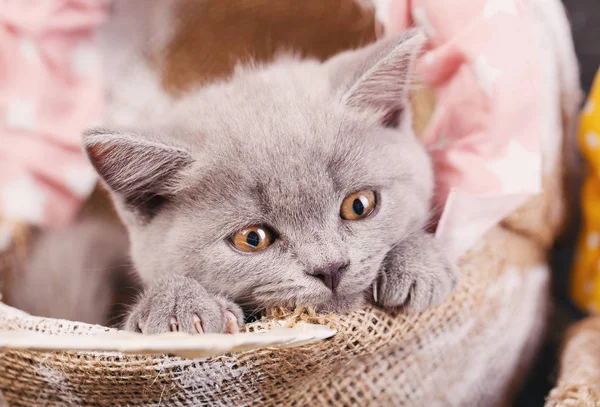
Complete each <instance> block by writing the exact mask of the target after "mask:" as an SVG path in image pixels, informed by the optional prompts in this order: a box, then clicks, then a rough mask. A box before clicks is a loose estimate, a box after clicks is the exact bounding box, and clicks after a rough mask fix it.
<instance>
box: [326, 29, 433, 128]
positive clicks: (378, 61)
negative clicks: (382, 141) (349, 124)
mask: <svg viewBox="0 0 600 407" xmlns="http://www.w3.org/2000/svg"><path fill="white" fill-rule="evenodd" d="M424 42H425V36H424V35H423V34H422V33H421V32H420V31H419V30H409V31H407V32H406V33H405V34H404V35H402V36H401V37H396V38H392V39H386V40H381V41H378V42H376V43H374V44H372V45H370V46H368V47H365V48H363V49H360V50H357V51H350V52H346V53H343V54H340V55H339V56H337V57H334V58H332V59H331V60H330V61H329V62H328V64H329V66H330V70H331V71H330V72H331V78H332V82H333V84H334V86H335V87H338V88H339V87H341V90H342V92H341V94H342V95H343V96H342V101H343V102H344V103H345V104H347V105H349V106H352V107H356V108H374V109H377V110H382V111H383V112H384V118H383V120H384V125H387V126H390V127H395V126H397V124H398V118H399V117H400V114H401V113H402V111H403V110H404V109H405V108H406V106H407V103H408V96H409V91H410V89H411V86H412V85H414V80H415V77H414V66H415V61H416V59H417V56H418V54H419V52H420V51H421V48H422V46H423V44H424Z"/></svg>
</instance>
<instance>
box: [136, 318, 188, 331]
mask: <svg viewBox="0 0 600 407" xmlns="http://www.w3.org/2000/svg"><path fill="white" fill-rule="evenodd" d="M138 326H139V324H138ZM169 331H171V332H177V331H179V328H178V326H177V318H175V317H171V320H170V321H169Z"/></svg>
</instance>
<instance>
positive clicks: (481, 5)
mask: <svg viewBox="0 0 600 407" xmlns="http://www.w3.org/2000/svg"><path fill="white" fill-rule="evenodd" d="M385 3H387V4H386V5H385V6H383V7H385V10H383V12H382V10H378V15H380V16H383V18H382V20H383V21H382V22H383V23H384V25H385V26H386V34H387V35H394V34H397V33H399V32H401V31H403V30H405V29H406V28H408V27H410V26H413V25H417V26H420V27H421V28H422V29H423V30H424V32H425V33H426V35H427V37H428V46H427V52H426V53H425V54H424V55H423V57H422V58H421V60H420V61H419V64H418V71H419V73H420V75H421V76H422V78H423V79H424V80H425V82H426V83H427V84H428V85H429V86H431V87H432V88H433V89H434V91H435V94H436V104H437V110H436V112H435V113H434V116H433V118H432V122H431V123H430V125H429V126H428V128H427V129H426V132H425V135H424V136H425V140H426V143H427V144H428V147H429V148H430V150H431V153H432V155H433V158H434V163H435V169H436V178H437V191H436V192H437V195H436V207H438V208H443V211H442V213H441V218H440V221H439V224H438V228H437V232H436V235H437V236H438V237H439V238H441V239H443V240H444V241H446V243H447V244H448V246H449V249H450V250H451V252H452V254H453V255H454V256H456V257H458V256H460V255H461V254H463V253H464V252H465V251H466V250H467V249H468V248H470V247H471V246H472V245H473V244H474V243H475V242H476V241H477V240H478V239H479V238H480V237H481V236H482V234H483V233H485V232H486V231H487V230H488V229H489V228H490V227H492V226H493V225H495V224H497V223H498V222H499V221H500V220H501V219H502V218H504V217H505V216H507V215H508V214H510V213H511V212H512V211H514V210H515V209H516V208H517V207H518V206H520V205H521V204H522V203H524V202H525V201H526V200H527V199H528V198H529V197H531V196H532V195H533V194H536V193H538V192H540V190H541V171H542V168H541V152H540V143H539V136H540V130H539V129H540V127H539V126H540V123H538V120H539V92H538V86H539V84H538V78H539V77H540V72H539V63H540V62H539V61H540V58H539V55H538V52H537V51H538V50H537V47H536V45H537V43H536V39H535V32H534V22H533V19H532V18H531V17H530V13H529V8H528V7H529V2H528V1H526V0H523V1H520V0H448V1H439V0H389V1H386V2H385Z"/></svg>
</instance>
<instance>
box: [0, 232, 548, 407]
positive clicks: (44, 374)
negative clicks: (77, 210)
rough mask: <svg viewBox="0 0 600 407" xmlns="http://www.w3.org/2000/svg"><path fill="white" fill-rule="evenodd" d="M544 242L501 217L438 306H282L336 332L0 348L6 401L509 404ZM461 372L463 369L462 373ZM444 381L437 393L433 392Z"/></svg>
mask: <svg viewBox="0 0 600 407" xmlns="http://www.w3.org/2000/svg"><path fill="white" fill-rule="evenodd" d="M544 252H545V251H544V250H542V249H540V248H539V247H537V246H536V245H535V244H533V243H532V242H531V241H529V240H528V239H525V238H523V237H521V236H519V235H517V234H515V233H513V232H510V231H507V230H505V229H502V228H501V227H498V228H496V229H494V230H492V231H491V232H490V233H489V234H488V235H487V237H486V238H485V241H484V243H482V245H481V246H480V247H479V248H478V249H477V250H476V251H473V252H471V253H470V254H468V255H467V256H466V257H465V258H464V259H463V261H462V264H461V265H462V271H463V275H462V281H461V283H460V286H459V288H458V289H457V291H456V292H455V294H454V295H453V297H452V298H451V299H450V300H449V301H448V302H447V303H446V304H444V305H443V306H441V307H439V308H437V309H432V310H429V311H427V312H424V313H422V314H417V315H389V314H387V313H385V312H383V311H381V310H378V309H376V308H367V309H363V310H359V311H356V312H353V313H350V314H348V315H345V316H337V315H315V314H312V313H310V312H309V311H297V312H296V313H290V312H286V311H277V312H275V313H274V314H273V315H270V316H269V317H268V318H265V319H263V320H262V321H259V322H256V323H253V324H250V325H248V326H247V329H248V330H251V331H253V330H261V329H268V328H269V326H271V324H273V323H275V322H274V321H275V320H276V319H280V320H285V321H286V323H287V324H293V323H295V322H298V321H301V320H303V321H308V322H314V323H322V324H328V325H331V326H333V327H335V328H336V329H337V330H338V334H337V335H336V336H335V337H333V338H332V339H330V340H327V341H324V342H320V343H316V344H312V345H308V346H304V347H301V348H297V349H263V350H257V351H250V352H245V353H240V354H233V355H224V356H221V357H215V358H209V359H205V360H183V359H180V358H177V357H170V356H161V355H156V356H135V355H124V354H116V353H115V354H104V353H94V352H55V353H46V354H44V353H37V352H16V351H8V352H3V353H2V354H0V390H2V392H3V393H4V396H5V398H6V400H7V402H8V403H9V405H10V406H34V405H86V406H102V405H141V404H148V405H161V406H183V405H215V406H231V405H261V406H280V405H296V406H305V405H328V404H330V405H347V406H350V405H377V406H387V405H405V404H408V405H486V406H491V405H502V404H504V403H507V402H508V400H509V399H510V395H511V394H512V391H513V390H514V389H515V387H514V384H515V383H516V381H518V379H519V374H518V373H516V372H524V371H525V370H524V369H522V368H523V367H525V366H527V365H528V364H529V361H530V358H531V356H532V355H533V351H534V349H535V348H536V346H537V341H538V339H537V338H539V337H540V332H541V330H542V328H543V325H544V320H545V315H546V309H547V284H548V272H547V269H546V268H545V267H544V266H543V259H544ZM0 328H2V329H11V330H15V329H27V330H35V331H41V332H45V333H47V334H50V335H91V334H94V333H95V332H100V331H105V330H107V329H109V328H104V327H100V326H93V325H86V324H81V323H75V322H72V323H71V322H66V321H59V320H53V319H46V318H38V317H33V316H28V315H26V314H23V313H21V312H19V311H16V310H15V311H14V312H9V313H4V314H2V315H0ZM458 372H460V374H457V373H458ZM432 389H439V391H435V392H434V391H432Z"/></svg>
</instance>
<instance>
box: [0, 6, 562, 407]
mask: <svg viewBox="0 0 600 407" xmlns="http://www.w3.org/2000/svg"><path fill="white" fill-rule="evenodd" d="M128 1H129V0H128ZM205 3H206V2H197V3H196V5H197V7H200V8H202V7H201V4H205ZM252 3H253V7H252V9H253V12H254V13H258V14H257V15H260V16H262V17H260V18H259V17H256V18H254V19H253V20H244V21H246V23H247V24H246V23H244V22H240V16H242V14H240V10H229V13H230V14H227V13H225V12H224V11H223V9H222V8H221V9H220V10H221V12H223V13H225V15H226V16H229V17H231V18H232V20H231V21H232V22H236V24H235V25H233V26H231V27H235V29H236V30H244V29H247V30H248V32H252V33H253V35H237V34H236V35H235V36H234V35H232V34H231V38H238V39H242V40H244V39H248V41H247V42H254V44H247V45H248V46H256V45H257V44H271V43H269V42H268V41H265V40H264V38H262V37H261V35H263V34H264V35H267V36H268V37H269V38H271V39H277V38H280V37H279V35H277V34H278V33H277V32H275V33H274V32H271V31H269V30H263V31H265V33H263V34H259V33H260V32H263V31H261V30H258V28H257V27H256V23H249V22H248V21H258V22H259V23H258V24H259V25H263V24H265V21H270V19H271V20H276V21H292V20H294V19H295V20H296V21H302V18H299V13H303V12H304V11H305V10H310V9H311V7H309V6H308V5H309V4H313V8H314V10H316V11H315V13H318V16H320V17H319V18H322V19H323V18H324V19H326V20H327V21H316V20H315V19H314V18H316V16H317V14H315V15H314V16H312V17H311V18H308V17H307V20H305V21H309V22H310V24H308V25H304V26H299V25H291V23H290V24H286V23H282V24H280V28H279V30H280V31H285V30H286V29H289V28H290V27H295V30H296V31H294V35H293V36H288V37H289V38H287V40H286V41H288V43H290V42H294V41H297V39H298V38H308V37H305V36H304V34H303V33H302V32H301V31H302V30H304V31H305V32H308V31H310V32H311V33H312V34H311V35H313V36H315V35H316V36H317V38H318V37H320V38H325V39H327V41H325V44H328V43H329V41H331V40H332V39H334V38H339V36H338V37H336V33H339V32H343V33H344V35H343V36H344V38H346V37H348V36H349V35H351V32H352V30H354V29H355V28H356V27H357V25H356V24H350V22H351V19H350V15H351V14H348V15H346V17H344V18H340V17H339V16H340V13H341V12H342V11H343V10H350V11H352V13H355V11H356V10H358V9H356V8H355V7H354V6H349V4H350V1H346V2H344V1H338V0H336V1H332V2H331V3H327V4H329V10H330V11H331V15H330V16H327V10H328V8H327V7H328V6H322V5H323V4H325V3H323V2H322V0H315V1H308V0H307V1H306V4H303V5H305V6H306V7H303V8H293V10H292V13H290V11H289V8H285V7H275V8H273V7H270V8H269V7H268V6H269V5H270V6H272V5H273V4H275V3H278V2H272V1H271V2H269V1H267V0H253V1H252ZM214 4H216V3H214ZM218 4H219V5H220V6H219V7H224V8H226V6H225V4H233V3H226V2H220V1H219V2H218ZM278 4H279V3H278ZM290 4H291V3H290ZM344 4H346V6H347V7H349V8H346V9H344V8H343V7H342V5H344ZM261 7H262V9H261ZM267 8H269V10H267ZM260 10H262V11H260ZM274 10H275V11H274ZM273 13H275V14H277V13H279V14H277V15H274V14H273ZM282 13H290V15H288V16H287V17H286V16H284V15H282ZM189 14H190V15H192V14H193V13H192V12H189ZM334 15H335V19H334V18H333V17H332V16H334ZM265 16H266V17H265ZM324 16H325V17H324ZM305 17H306V16H305ZM367 17H368V18H367V20H365V15H363V14H360V13H359V14H358V15H357V17H356V18H357V19H358V20H356V21H370V23H368V24H363V25H360V24H359V25H358V27H362V29H361V30H359V32H357V33H356V35H355V37H354V38H355V39H356V41H355V42H354V43H355V44H357V43H361V42H364V41H363V39H364V38H365V37H363V33H364V32H365V29H368V30H369V31H371V30H372V29H373V24H372V21H373V20H372V14H371V17H369V16H368V15H367ZM219 18H221V20H219V21H227V18H225V17H223V16H221V17H219ZM286 18H287V20H285V19H286ZM192 20H194V19H193V18H190V20H189V21H192ZM334 20H335V21H338V22H339V23H338V24H342V25H349V28H347V29H343V27H340V26H337V28H335V27H336V26H335V25H333V26H332V25H331V24H333V21H334ZM194 21H197V20H194ZM253 24H254V25H253ZM219 26H220V27H221V34H219V35H225V36H227V35H230V32H229V31H227V32H223V29H222V27H224V26H227V25H223V24H220V25H219ZM194 27H196V28H194ZM198 27H200V24H194V25H193V27H192V26H187V25H185V24H184V25H183V28H182V30H187V29H189V30H191V31H190V32H194V30H196V29H197V30H200V31H202V32H205V31H206V30H204V29H203V28H198ZM307 27H308V30H307ZM332 27H333V28H332ZM365 27H366V28H365ZM319 30H321V35H317V34H315V33H316V32H317V31H319ZM275 31H276V30H275ZM371 32H372V31H371ZM190 35H191V34H190ZM307 35H308V34H307ZM371 37H372V34H371V35H370V37H369V36H367V37H366V38H368V39H369V38H370V39H372V38H371ZM176 38H177V37H176ZM185 38H187V37H185ZM185 38H184V39H185ZM194 38H195V40H185V41H184V39H179V40H176V41H175V42H174V44H171V45H170V55H171V56H172V57H173V58H172V59H171V60H169V61H168V63H167V64H164V65H163V71H164V84H165V85H164V86H165V87H166V88H171V89H174V91H177V90H179V89H181V88H182V87H183V88H185V84H186V83H201V82H203V81H204V80H205V78H204V77H202V75H200V77H198V74H196V75H195V76H194V72H198V71H199V70H198V69H197V67H198V65H197V64H190V63H188V62H189V61H190V60H189V59H187V58H192V59H194V60H195V58H197V59H198V61H200V62H201V61H203V58H202V56H201V55H202V53H205V54H206V52H208V51H206V50H204V51H201V50H202V49H203V48H202V47H198V45H199V44H202V41H204V39H203V38H202V37H201V36H196V37H194ZM219 38H221V37H219ZM283 38H285V36H283ZM311 38H312V37H311ZM217 42H219V43H221V44H223V43H224V42H223V40H222V39H220V40H218V41H217ZM334 42H335V41H334ZM225 43H227V42H225ZM186 44H187V45H186ZM314 44H317V43H316V42H313V41H310V42H307V44H306V45H305V46H306V47H314V46H316V45H314ZM349 45H350V44H345V45H344V44H340V43H338V44H337V45H335V46H332V47H331V48H330V49H329V48H328V50H326V51H324V54H323V55H321V54H319V52H312V53H311V52H308V50H306V51H307V52H306V54H316V55H317V56H326V55H327V54H330V53H331V52H334V51H335V50H339V49H343V48H347V47H348V46H349ZM186 46H188V47H193V48H194V50H195V52H196V54H190V53H186V52H184V51H183V50H182V48H185V47H186ZM205 48H206V49H209V50H212V51H211V52H215V50H219V49H220V48H215V47H210V46H206V47H205ZM313 51H314V50H313ZM219 52H222V53H227V52H228V51H227V50H222V49H221V50H220V51H219ZM240 52H241V51H240ZM190 55H195V56H193V57H190ZM211 55H212V54H211ZM266 55H267V57H268V55H271V54H270V53H267V54H266ZM167 59H168V58H167ZM231 66H232V62H231V61H230V60H229V59H226V60H225V62H223V66H222V68H221V69H219V70H217V72H215V73H214V74H212V75H211V77H213V76H219V75H221V74H223V73H224V72H225V73H226V72H227V71H228V70H229V69H230V68H231ZM192 67H193V68H192ZM182 69H185V72H183V71H181V70H182ZM184 77H187V79H185V80H183V81H184V82H185V83H182V82H181V81H182V79H181V78H184ZM417 125H418V123H417ZM557 168H559V167H557ZM560 173H561V171H558V170H556V171H555V172H554V173H552V175H549V176H548V177H547V178H546V179H545V180H544V193H543V194H542V195H541V196H539V197H537V198H536V199H535V200H534V201H532V203H530V204H529V205H527V206H525V207H524V208H522V209H521V210H520V211H518V213H516V214H515V215H514V216H512V217H511V218H509V219H507V220H506V221H505V222H503V224H501V225H499V226H497V227H495V228H494V229H492V230H491V231H490V232H489V233H488V234H487V235H486V236H485V238H484V239H482V241H481V242H480V244H479V245H478V246H477V247H475V248H473V249H472V250H471V252H469V253H468V254H467V255H465V256H464V257H463V258H462V259H461V261H460V266H461V269H462V277H461V282H460V284H459V286H458V288H457V289H456V291H455V292H454V294H453V296H452V298H451V299H449V300H448V301H447V302H446V303H445V304H444V305H442V306H440V307H439V308H436V309H431V310H428V311H426V312H424V313H421V314H417V315H402V314H399V315H390V314H387V313H385V312H383V311H381V310H379V309H376V308H366V309H363V310H359V311H355V312H352V313H350V314H348V315H343V316H340V315H314V314H313V313H311V312H309V311H297V312H295V313H292V312H290V311H283V310H280V311H276V312H273V313H272V314H271V315H269V316H267V317H265V318H263V319H262V320H261V321H259V322H255V323H252V324H250V325H248V326H247V327H246V329H248V330H260V329H268V328H269V327H270V326H271V325H272V324H273V323H275V321H277V320H285V321H286V323H287V324H293V323H294V322H297V321H301V320H304V321H308V322H316V323H322V324H328V325H331V326H332V327H334V328H336V329H337V330H338V334H337V335H336V336H334V337H333V338H331V339H329V340H326V341H323V342H319V343H316V344H312V345H307V346H304V347H301V348H296V349H287V350H282V349H263V350H257V351H249V352H244V353H240V354H232V355H223V356H219V357H214V358H208V359H202V360H183V359H180V358H177V357H170V356H164V355H154V356H134V355H127V354H119V353H111V354H106V353H94V352H55V353H47V354H44V353H37V352H15V351H3V352H2V353H0V390H1V391H2V392H3V393H4V397H5V399H6V401H7V403H8V404H9V405H10V406H35V405H86V406H103V405H111V406H113V405H142V404H146V405H161V406H183V405H215V406H230V405H257V406H287V405H289V406H312V405H335V406H338V405H341V406H351V405H360V406H368V405H373V406H398V405H414V406H438V405H439V406H446V405H453V406H473V405H480V406H495V405H510V402H511V399H512V396H513V394H514V392H515V391H516V390H517V388H518V384H519V383H520V382H521V379H522V377H523V375H525V374H526V373H527V368H528V366H529V364H530V361H531V359H532V357H533V355H534V354H535V350H536V349H537V345H538V343H539V341H540V339H541V337H542V331H543V328H544V325H545V321H546V317H547V311H548V280H549V273H548V270H547V267H546V261H545V257H546V252H547V249H548V246H549V244H550V242H551V241H552V239H553V237H554V236H555V235H556V233H557V228H558V225H559V223H560V217H561V216H560V215H561V214H560V213H558V214H557V213H556V212H555V211H554V209H553V208H555V207H556V205H552V203H556V202H560V201H562V183H561V176H560ZM539 219H543V220H544V222H540V221H539ZM17 254H18V253H17ZM0 328H1V329H11V330H15V329H28V330H36V331H41V332H44V333H47V334H48V335H91V334H94V332H100V331H104V330H106V329H108V328H104V327H99V326H90V325H86V324H81V323H76V322H73V323H66V322H63V321H57V320H52V319H42V318H36V317H32V316H25V315H23V314H21V313H17V312H5V313H3V314H0Z"/></svg>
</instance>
